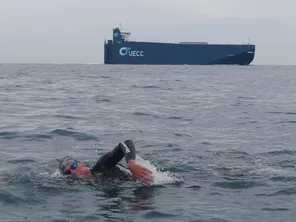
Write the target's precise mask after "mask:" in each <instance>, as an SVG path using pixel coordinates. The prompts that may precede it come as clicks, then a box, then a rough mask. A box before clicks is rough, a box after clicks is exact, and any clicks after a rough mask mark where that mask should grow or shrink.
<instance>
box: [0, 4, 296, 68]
mask: <svg viewBox="0 0 296 222" xmlns="http://www.w3.org/2000/svg"><path fill="white" fill-rule="evenodd" d="M295 8H296V2H295V0H281V1H279V0H113V1H112V0H108V1H107V0H0V62H1V63H11V62H16V63H19V62H21V63H27V62H28V63H103V56H104V52H103V50H104V48H103V46H104V39H105V38H106V39H107V38H112V28H114V27H116V26H119V24H120V23H122V24H123V27H124V28H125V29H128V31H130V32H131V33H132V36H131V39H132V40H138V41H140V40H141V41H142V40H144V41H146V40H147V41H169V42H172V41H176V42H179V41H186V40H188V41H208V42H209V43H238V44H240V43H247V42H248V40H250V41H251V43H253V44H256V55H255V60H254V62H253V64H276V65H296V12H295Z"/></svg>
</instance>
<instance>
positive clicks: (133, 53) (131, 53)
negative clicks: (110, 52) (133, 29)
mask: <svg viewBox="0 0 296 222" xmlns="http://www.w3.org/2000/svg"><path fill="white" fill-rule="evenodd" d="M119 54H120V55H122V56H133V57H136V56H144V51H137V50H132V48H130V47H122V48H120V49H119Z"/></svg>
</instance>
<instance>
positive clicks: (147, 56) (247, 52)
mask: <svg viewBox="0 0 296 222" xmlns="http://www.w3.org/2000/svg"><path fill="white" fill-rule="evenodd" d="M130 35H131V33H130V32H123V31H121V30H120V29H119V28H114V29H113V39H112V40H107V41H106V40H105V43H104V63H105V64H136V65H140V64H145V65H249V64H250V63H251V62H252V61H253V59H254V56H255V45H252V44H209V43H207V42H179V43H168V42H143V41H129V36H130Z"/></svg>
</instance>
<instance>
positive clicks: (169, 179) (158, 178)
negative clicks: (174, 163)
mask: <svg viewBox="0 0 296 222" xmlns="http://www.w3.org/2000/svg"><path fill="white" fill-rule="evenodd" d="M136 161H138V162H139V163H141V164H142V165H143V166H145V167H147V168H148V169H149V170H151V171H152V172H153V176H154V183H153V185H162V184H171V183H176V182H183V179H182V177H180V176H179V175H177V174H175V173H172V172H169V171H164V172H162V171H159V170H158V169H157V168H156V167H155V166H154V165H153V164H151V163H150V162H149V161H148V160H144V159H143V158H141V157H139V156H136Z"/></svg>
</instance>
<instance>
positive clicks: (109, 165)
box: [90, 140, 136, 175]
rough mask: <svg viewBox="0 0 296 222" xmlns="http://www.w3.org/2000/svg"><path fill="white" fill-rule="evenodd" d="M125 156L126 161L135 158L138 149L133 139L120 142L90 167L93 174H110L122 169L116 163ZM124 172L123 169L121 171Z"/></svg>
mask: <svg viewBox="0 0 296 222" xmlns="http://www.w3.org/2000/svg"><path fill="white" fill-rule="evenodd" d="M124 157H125V161H126V163H128V161H129V160H134V159H135V157H136V149H135V146H134V143H133V141H132V140H125V141H124V142H120V143H119V144H118V145H117V146H116V147H115V148H114V149H113V150H112V151H110V152H108V153H106V154H104V155H103V156H102V157H101V158H100V159H99V160H98V161H97V162H96V164H95V165H94V166H93V167H92V168H91V169H90V171H91V173H92V174H104V175H106V173H107V174H110V173H111V172H113V173H116V172H117V173H118V171H121V170H120V169H119V168H118V167H117V166H116V165H117V164H118V163H119V162H120V161H121V160H122V159H123V158H124ZM121 173H122V171H121Z"/></svg>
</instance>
